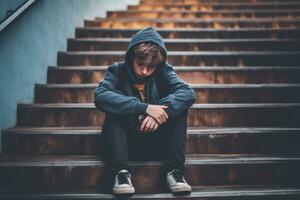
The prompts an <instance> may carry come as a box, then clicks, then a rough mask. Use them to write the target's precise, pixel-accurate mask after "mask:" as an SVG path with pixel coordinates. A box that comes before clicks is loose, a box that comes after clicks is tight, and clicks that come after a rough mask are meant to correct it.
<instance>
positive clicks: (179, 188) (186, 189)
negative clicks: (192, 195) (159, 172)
mask: <svg viewBox="0 0 300 200" xmlns="http://www.w3.org/2000/svg"><path fill="white" fill-rule="evenodd" d="M170 191H171V192H174V193H176V192H191V191H192V188H191V187H183V186H177V187H176V186H173V187H170Z"/></svg>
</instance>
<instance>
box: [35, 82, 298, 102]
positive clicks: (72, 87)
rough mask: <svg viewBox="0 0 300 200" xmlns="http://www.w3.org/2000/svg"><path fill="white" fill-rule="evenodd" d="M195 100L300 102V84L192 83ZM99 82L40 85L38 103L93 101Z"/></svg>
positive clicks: (36, 86) (36, 87)
mask: <svg viewBox="0 0 300 200" xmlns="http://www.w3.org/2000/svg"><path fill="white" fill-rule="evenodd" d="M190 86H191V87H192V88H193V89H194V91H195V95H196V101H195V103H298V102H299V103H300V84H191V85H190ZM96 87H97V84H47V85H44V84H36V85H35V102H36V103H93V102H94V90H95V89H96Z"/></svg>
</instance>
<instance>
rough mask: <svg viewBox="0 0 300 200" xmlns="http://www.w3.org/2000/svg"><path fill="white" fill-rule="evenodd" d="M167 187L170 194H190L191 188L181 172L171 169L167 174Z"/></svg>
mask: <svg viewBox="0 0 300 200" xmlns="http://www.w3.org/2000/svg"><path fill="white" fill-rule="evenodd" d="M166 179H167V187H168V188H169V190H170V191H171V192H174V193H176V192H191V191H192V188H191V186H190V185H189V184H187V182H186V181H185V178H184V176H183V172H182V171H181V170H178V169H173V170H172V171H170V172H168V173H167V176H166Z"/></svg>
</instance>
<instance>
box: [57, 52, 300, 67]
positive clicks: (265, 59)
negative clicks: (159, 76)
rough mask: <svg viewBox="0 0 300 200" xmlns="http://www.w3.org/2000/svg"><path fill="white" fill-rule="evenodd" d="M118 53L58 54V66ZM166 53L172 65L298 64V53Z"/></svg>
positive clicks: (109, 58) (111, 58)
mask: <svg viewBox="0 0 300 200" xmlns="http://www.w3.org/2000/svg"><path fill="white" fill-rule="evenodd" d="M124 54H125V52H124V53H123V52H121V53H120V54H114V55H112V54H108V55H105V54H65V53H59V54H58V66H81V65H88V66H100V65H110V64H112V63H113V62H119V61H123V60H124ZM170 54H171V53H170V52H169V55H168V63H170V64H171V65H173V66H176V65H179V66H299V63H300V56H299V53H289V54H281V53H278V54H263V53H262V54H259V53H257V54H256V53H255V54H248V55H247V54H234V53H233V54H219V55H214V54H208V55H204V54H197V55H180V53H178V54H177V55H174V54H173V55H170Z"/></svg>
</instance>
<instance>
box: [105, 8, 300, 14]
mask: <svg viewBox="0 0 300 200" xmlns="http://www.w3.org/2000/svg"><path fill="white" fill-rule="evenodd" d="M278 12H279V13H282V12H288V13H292V12H300V10H299V9H278V10H276V9H272V10H255V9H248V10H243V11H241V10H238V9H233V10H203V11H194V10H191V11H187V10H177V11H174V10H168V11H165V10H114V11H108V13H188V14H196V13H201V14H202V13H204V14H209V13H278Z"/></svg>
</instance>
